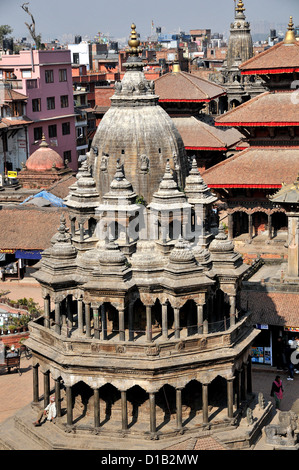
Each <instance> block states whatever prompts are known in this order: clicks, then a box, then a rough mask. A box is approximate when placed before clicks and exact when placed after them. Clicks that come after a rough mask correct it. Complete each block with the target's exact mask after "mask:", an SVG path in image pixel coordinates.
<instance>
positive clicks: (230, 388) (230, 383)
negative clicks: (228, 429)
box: [227, 377, 234, 418]
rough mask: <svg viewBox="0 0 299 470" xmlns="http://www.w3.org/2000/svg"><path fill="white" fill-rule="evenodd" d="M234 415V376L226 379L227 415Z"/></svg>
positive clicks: (231, 416)
mask: <svg viewBox="0 0 299 470" xmlns="http://www.w3.org/2000/svg"><path fill="white" fill-rule="evenodd" d="M233 416H234V377H231V378H229V379H227V417H228V418H233Z"/></svg>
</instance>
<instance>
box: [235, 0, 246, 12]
mask: <svg viewBox="0 0 299 470" xmlns="http://www.w3.org/2000/svg"><path fill="white" fill-rule="evenodd" d="M243 11H245V7H244V3H243V2H242V0H239V3H238V5H237V7H236V12H237V13H243Z"/></svg>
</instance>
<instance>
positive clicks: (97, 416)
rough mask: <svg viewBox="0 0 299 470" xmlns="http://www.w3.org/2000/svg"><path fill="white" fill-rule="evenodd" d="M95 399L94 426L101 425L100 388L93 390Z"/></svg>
mask: <svg viewBox="0 0 299 470" xmlns="http://www.w3.org/2000/svg"><path fill="white" fill-rule="evenodd" d="M93 399H94V427H95V428H99V427H100V393H99V389H98V388H95V389H94V391H93Z"/></svg>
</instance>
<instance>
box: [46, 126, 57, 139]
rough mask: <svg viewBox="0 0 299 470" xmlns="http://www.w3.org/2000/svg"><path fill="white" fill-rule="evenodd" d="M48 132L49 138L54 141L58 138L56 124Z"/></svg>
mask: <svg viewBox="0 0 299 470" xmlns="http://www.w3.org/2000/svg"><path fill="white" fill-rule="evenodd" d="M48 132H49V138H50V139H51V138H52V139H53V138H54V137H57V126H56V124H52V125H51V126H49V127H48Z"/></svg>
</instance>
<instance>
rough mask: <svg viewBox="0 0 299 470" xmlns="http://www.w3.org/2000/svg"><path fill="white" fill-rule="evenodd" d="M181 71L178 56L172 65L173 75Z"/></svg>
mask: <svg viewBox="0 0 299 470" xmlns="http://www.w3.org/2000/svg"><path fill="white" fill-rule="evenodd" d="M180 71H181V67H180V63H179V60H178V56H177V54H176V56H175V59H174V61H173V65H172V73H178V72H180Z"/></svg>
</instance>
